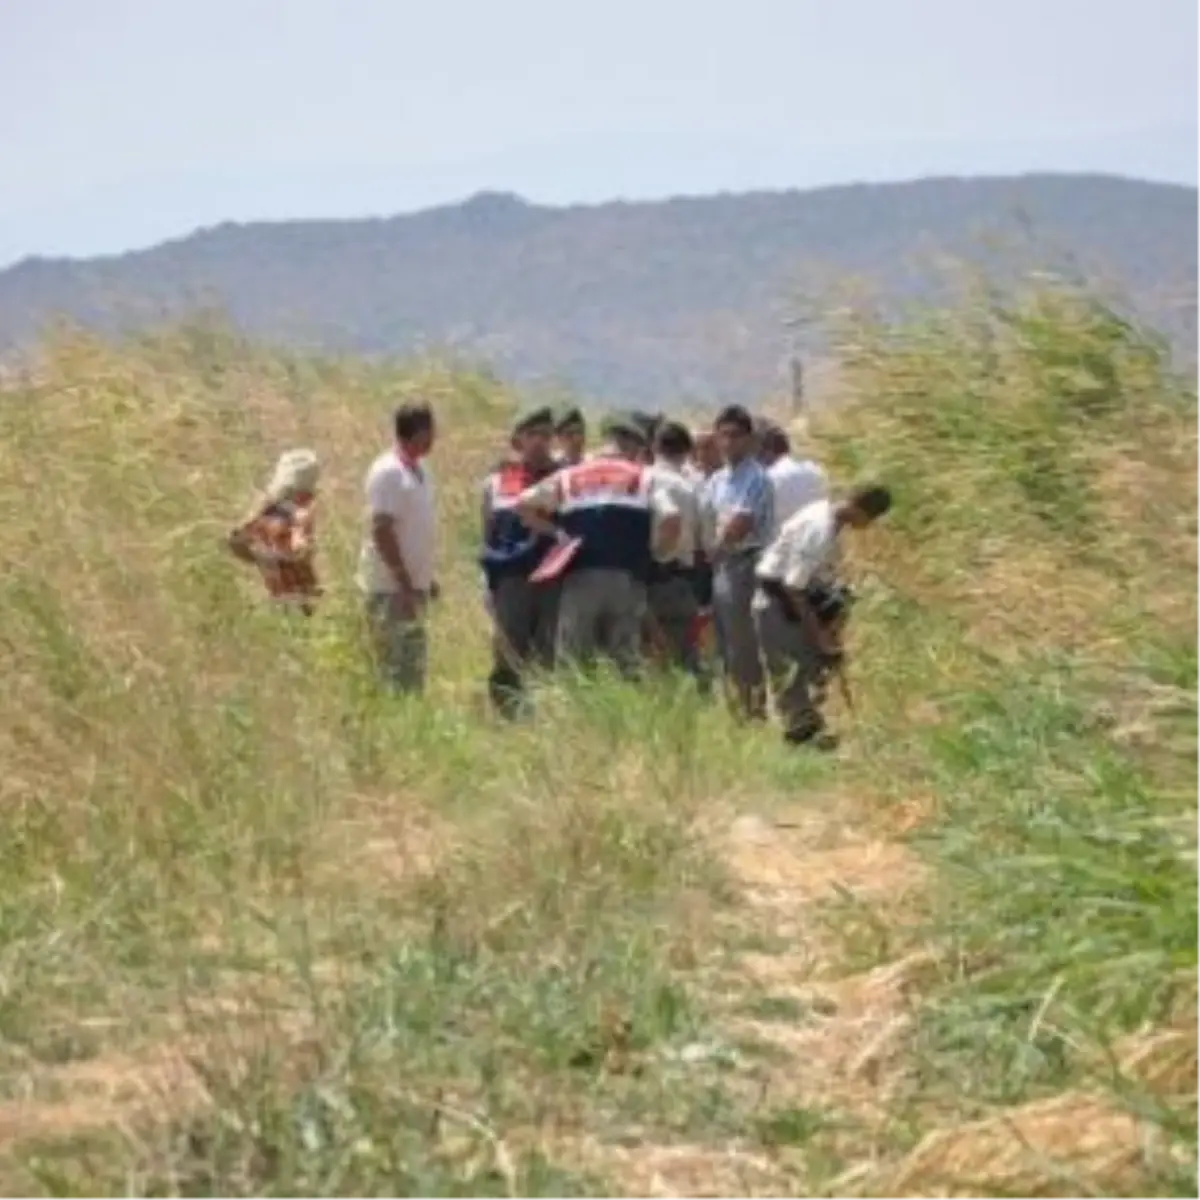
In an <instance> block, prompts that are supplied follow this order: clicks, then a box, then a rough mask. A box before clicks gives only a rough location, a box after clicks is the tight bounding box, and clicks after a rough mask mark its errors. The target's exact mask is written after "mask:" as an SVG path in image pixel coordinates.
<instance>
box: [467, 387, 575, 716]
mask: <svg viewBox="0 0 1200 1200" xmlns="http://www.w3.org/2000/svg"><path fill="white" fill-rule="evenodd" d="M553 438H554V414H553V413H552V412H551V410H550V409H549V408H548V407H546V408H537V409H533V410H531V411H529V412H526V413H524V414H522V415H521V416H520V417H519V418H518V420H517V422H516V424H515V425H514V427H513V438H512V448H513V455H512V456H511V457H510V458H508V459H506V460H505V461H503V462H501V463H500V464H499V465H498V466H497V467H496V469H495V470H494V471H493V472H492V473H491V474H490V475H489V476H488V478H487V479H486V480H485V482H484V488H483V514H482V515H483V553H482V555H481V556H480V562H481V565H482V567H483V572H484V577H485V580H486V584H487V589H488V594H489V599H490V602H491V603H490V609H491V613H492V620H493V624H494V629H493V655H492V671H491V674H490V675H489V676H488V692H489V695H490V697H491V700H492V703H493V704H494V705H495V707H496V709H497V710H498V711H499V712H501V713H503V714H504V715H506V716H513V715H516V714H517V712H519V710H520V708H521V704H522V700H523V696H524V684H523V676H524V675H525V673H526V671H527V669H528V666H529V665H530V664H531V663H533V664H535V665H537V666H539V667H542V668H545V669H548V668H549V667H551V666H552V665H553V660H554V640H555V627H556V623H557V614H558V598H559V587H558V586H557V585H556V584H554V583H546V584H536V583H531V582H530V580H529V575H530V572H531V571H532V570H533V569H534V568H535V567H536V566H537V565H538V563H539V562H540V561H541V559H542V558H543V556H544V555H545V554H546V552H547V551H548V550H549V549H550V548H551V547H552V546H553V545H554V540H553V538H552V537H551V536H549V535H548V534H547V533H545V532H536V531H534V530H532V529H530V528H529V527H528V526H527V525H526V524H525V523H524V522H523V521H522V520H521V516H520V514H519V513H518V511H517V501H518V500H519V498H520V497H521V495H522V493H524V492H525V491H526V490H527V489H528V488H530V487H532V486H534V485H535V484H537V483H538V482H539V481H541V480H543V479H545V478H547V477H548V476H550V475H552V474H553V472H554V471H555V470H556V465H555V463H554V460H553V457H552V455H551V443H552V441H553Z"/></svg>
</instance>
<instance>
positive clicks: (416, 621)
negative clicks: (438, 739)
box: [367, 592, 429, 694]
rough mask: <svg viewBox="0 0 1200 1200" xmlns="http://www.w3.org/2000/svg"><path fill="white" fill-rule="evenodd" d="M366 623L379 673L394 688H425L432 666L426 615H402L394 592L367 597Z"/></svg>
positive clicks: (408, 690) (409, 690)
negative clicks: (414, 616)
mask: <svg viewBox="0 0 1200 1200" xmlns="http://www.w3.org/2000/svg"><path fill="white" fill-rule="evenodd" d="M367 626H368V628H369V630H370V634H371V646H372V649H373V651H374V654H375V662H376V666H377V668H378V670H379V674H380V676H381V678H382V680H383V682H384V684H385V685H387V686H388V687H389V688H391V689H392V690H393V691H395V692H404V693H410V694H418V693H421V692H423V691H424V690H425V680H426V675H427V674H428V670H429V634H428V631H427V629H426V626H425V620H424V617H423V616H418V617H416V618H413V617H406V616H402V615H401V614H400V613H399V612H398V611H397V607H396V597H395V595H394V594H393V593H391V592H375V593H372V594H371V595H369V596H368V597H367Z"/></svg>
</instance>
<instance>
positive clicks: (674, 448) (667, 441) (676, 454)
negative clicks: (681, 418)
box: [654, 421, 693, 466]
mask: <svg viewBox="0 0 1200 1200" xmlns="http://www.w3.org/2000/svg"><path fill="white" fill-rule="evenodd" d="M692 449H693V442H692V435H691V434H690V433H689V432H688V428H687V426H686V425H681V424H680V423H679V422H678V421H664V422H663V423H662V424H661V425H660V426H659V427H658V432H657V433H656V434H655V436H654V453H655V454H656V455H657V456H658V457H659V458H661V459H663V460H664V461H665V462H669V463H672V464H674V465H676V466H678V465H679V464H680V463H682V462H683V461H684V460H685V459H687V457H688V455H689V454H691V453H692Z"/></svg>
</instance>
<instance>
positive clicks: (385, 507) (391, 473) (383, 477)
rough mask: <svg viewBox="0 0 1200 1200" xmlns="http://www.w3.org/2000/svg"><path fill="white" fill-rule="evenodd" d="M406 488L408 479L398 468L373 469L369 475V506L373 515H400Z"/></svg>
mask: <svg viewBox="0 0 1200 1200" xmlns="http://www.w3.org/2000/svg"><path fill="white" fill-rule="evenodd" d="M406 490H407V486H406V480H405V478H404V475H403V473H402V472H401V471H400V470H399V469H398V468H389V467H383V468H381V469H379V470H375V471H372V472H371V473H370V474H369V475H368V476H367V506H368V507H369V508H370V510H371V514H372V516H388V517H399V516H400V515H401V513H402V512H403V510H404V496H405V492H406Z"/></svg>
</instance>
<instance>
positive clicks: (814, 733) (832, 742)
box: [783, 725, 838, 750]
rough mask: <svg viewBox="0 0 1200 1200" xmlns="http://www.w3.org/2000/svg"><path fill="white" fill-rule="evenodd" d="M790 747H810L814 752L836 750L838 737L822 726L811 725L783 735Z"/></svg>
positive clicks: (791, 730) (790, 730) (788, 731)
mask: <svg viewBox="0 0 1200 1200" xmlns="http://www.w3.org/2000/svg"><path fill="white" fill-rule="evenodd" d="M783 740H784V741H785V742H787V744H788V745H789V746H808V747H810V748H811V749H813V750H836V749H837V746H838V736H837V734H836V733H831V732H830V731H829V730H827V729H825V728H824V726H822V725H811V726H808V727H806V728H801V729H789V730H787V731H786V732H785V733H784V735H783Z"/></svg>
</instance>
